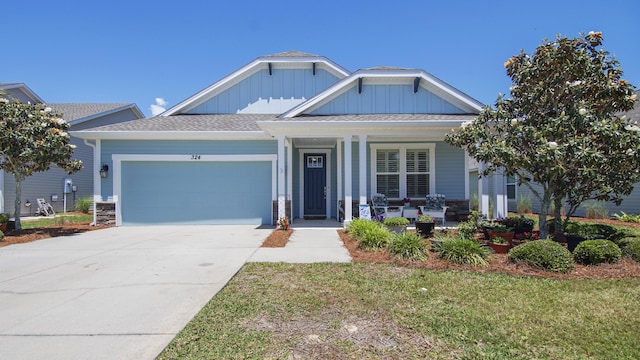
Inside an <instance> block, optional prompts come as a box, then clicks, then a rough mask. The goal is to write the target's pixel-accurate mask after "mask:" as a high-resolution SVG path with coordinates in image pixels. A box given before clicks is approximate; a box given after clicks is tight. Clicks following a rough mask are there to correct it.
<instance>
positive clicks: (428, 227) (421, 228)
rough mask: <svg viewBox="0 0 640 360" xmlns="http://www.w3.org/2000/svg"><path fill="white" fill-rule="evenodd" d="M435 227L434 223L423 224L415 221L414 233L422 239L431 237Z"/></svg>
mask: <svg viewBox="0 0 640 360" xmlns="http://www.w3.org/2000/svg"><path fill="white" fill-rule="evenodd" d="M435 227H436V223H425V222H417V221H416V231H417V232H418V234H419V235H420V236H422V237H423V238H428V237H432V236H433V229H434V228H435Z"/></svg>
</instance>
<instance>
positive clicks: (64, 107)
mask: <svg viewBox="0 0 640 360" xmlns="http://www.w3.org/2000/svg"><path fill="white" fill-rule="evenodd" d="M47 105H49V106H50V107H51V108H52V109H53V110H55V111H58V112H61V113H62V118H63V119H64V120H65V121H66V122H68V123H69V125H77V124H81V123H83V122H85V121H90V120H93V119H95V118H98V117H102V116H106V115H109V114H113V113H117V112H119V111H123V110H127V109H131V110H132V111H133V112H134V113H135V114H136V116H137V117H138V118H143V117H144V115H143V114H142V112H141V111H140V109H138V106H136V104H134V103H121V104H100V103H87V104H72V103H48V104H47Z"/></svg>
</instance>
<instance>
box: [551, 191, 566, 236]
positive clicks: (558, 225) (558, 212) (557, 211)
mask: <svg viewBox="0 0 640 360" xmlns="http://www.w3.org/2000/svg"><path fill="white" fill-rule="evenodd" d="M553 218H554V221H555V231H556V232H560V233H564V222H563V221H562V198H560V199H558V198H555V199H553Z"/></svg>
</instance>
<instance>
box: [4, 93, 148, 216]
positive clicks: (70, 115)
mask: <svg viewBox="0 0 640 360" xmlns="http://www.w3.org/2000/svg"><path fill="white" fill-rule="evenodd" d="M0 89H1V90H3V91H4V92H5V93H6V95H7V96H8V98H10V99H19V100H20V101H21V102H23V103H26V102H31V103H44V100H42V99H41V98H40V97H39V96H38V95H36V94H35V93H34V92H33V91H32V90H31V89H29V87H27V86H26V85H25V84H22V83H0ZM47 105H48V106H49V107H51V108H52V109H53V110H55V111H58V112H61V113H62V114H63V116H62V118H63V119H64V120H65V121H67V122H68V123H69V125H70V132H71V131H77V130H82V129H86V128H89V127H94V126H105V125H112V124H116V123H119V122H123V121H130V120H136V119H140V118H143V117H144V116H143V115H142V113H141V112H140V110H139V109H138V107H137V106H136V105H135V104H133V103H123V104H71V103H64V104H56V103H47ZM71 135H72V136H71V141H70V142H71V143H72V144H74V145H76V149H75V150H74V155H73V157H74V158H76V159H79V160H82V162H83V165H84V167H83V169H82V170H80V171H79V172H77V173H75V174H72V175H68V174H67V173H66V172H65V171H63V170H62V169H60V168H58V167H57V166H52V167H51V169H50V170H49V171H46V172H41V173H36V174H34V175H33V176H30V177H28V178H27V179H26V180H25V181H24V182H23V183H22V199H21V208H20V214H21V215H30V214H33V213H34V212H35V211H36V210H37V208H38V206H37V202H36V199H38V198H44V199H45V200H46V201H47V202H49V203H50V204H51V205H52V206H53V207H54V209H55V211H56V212H64V211H65V208H64V206H65V202H66V210H67V211H72V210H73V209H74V202H75V200H76V199H79V198H81V197H87V196H89V197H92V196H93V193H94V189H93V184H94V176H96V174H97V173H95V174H94V171H93V168H94V164H93V149H92V148H91V146H88V145H86V144H85V142H84V140H82V139H79V138H76V137H73V134H72V133H71ZM65 179H71V181H72V182H73V188H72V191H71V192H69V193H67V194H65V193H64V185H63V184H64V181H65ZM73 190H75V191H73ZM65 198H66V201H65ZM14 204H15V180H14V178H13V176H12V175H11V174H7V173H4V172H3V171H2V170H0V212H5V213H10V214H13V213H14V208H15V205H14ZM26 204H31V206H30V207H28V206H25V205H26Z"/></svg>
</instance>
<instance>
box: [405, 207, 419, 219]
mask: <svg viewBox="0 0 640 360" xmlns="http://www.w3.org/2000/svg"><path fill="white" fill-rule="evenodd" d="M402 217H404V218H406V219H409V221H412V222H416V221H417V220H418V209H416V208H411V207H410V208H407V207H406V208H404V210H403V213H402Z"/></svg>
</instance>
